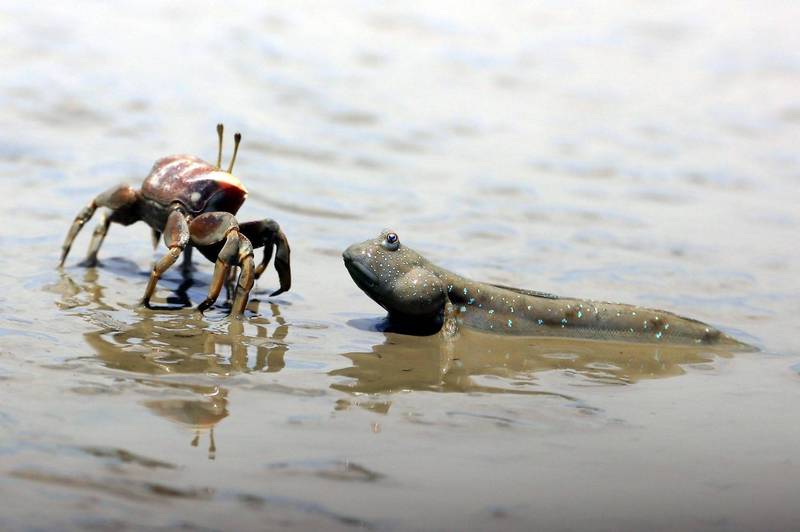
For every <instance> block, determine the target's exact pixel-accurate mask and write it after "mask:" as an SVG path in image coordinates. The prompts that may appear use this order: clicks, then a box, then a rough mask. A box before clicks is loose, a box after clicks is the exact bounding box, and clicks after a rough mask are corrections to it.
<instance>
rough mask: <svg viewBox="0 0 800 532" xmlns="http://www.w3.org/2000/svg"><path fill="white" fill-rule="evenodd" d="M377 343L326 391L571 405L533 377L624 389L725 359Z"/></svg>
mask: <svg viewBox="0 0 800 532" xmlns="http://www.w3.org/2000/svg"><path fill="white" fill-rule="evenodd" d="M385 323H389V322H385ZM351 324H352V325H355V326H359V327H360V326H362V324H360V323H355V322H351ZM384 336H385V339H384V342H383V343H381V344H377V345H375V346H374V347H373V348H372V350H371V351H368V352H352V353H346V354H344V356H346V357H347V358H349V359H350V360H352V361H353V365H352V366H351V367H347V368H342V369H337V370H334V371H332V372H331V373H330V374H331V375H333V376H336V377H347V380H346V381H343V382H342V381H340V382H337V383H334V384H332V385H331V387H332V388H334V389H336V390H340V391H345V392H348V393H351V394H354V395H361V394H371V395H380V394H384V395H385V394H392V393H396V392H401V391H405V390H423V391H435V392H462V393H500V394H530V395H554V396H560V397H563V398H565V399H572V397H570V396H569V395H567V394H564V393H555V392H552V391H548V389H547V387H546V385H542V383H540V377H542V376H544V374H546V373H547V372H558V373H561V374H566V375H569V376H570V377H576V378H574V379H571V384H572V385H592V384H611V385H625V384H632V383H635V382H637V381H639V380H642V379H657V378H664V377H672V376H677V375H682V374H683V373H685V369H684V366H687V365H701V364H706V363H710V362H713V360H714V358H715V357H718V356H720V357H730V356H731V355H732V351H731V350H730V349H726V348H724V347H717V346H691V345H655V344H636V343H629V342H609V341H591V340H578V339H568V338H530V337H528V338H526V337H503V336H498V335H493V334H487V333H482V332H478V331H473V330H468V329H464V330H462V331H461V333H460V334H459V335H456V336H454V337H452V338H445V337H443V336H442V335H440V334H434V335H428V336H416V335H410V334H401V333H397V332H384ZM562 390H563V389H562ZM357 404H359V406H362V407H365V408H367V409H369V410H373V411H378V412H382V413H386V412H387V411H388V410H389V408H390V406H391V401H388V400H374V399H373V400H369V401H362V400H359V401H357Z"/></svg>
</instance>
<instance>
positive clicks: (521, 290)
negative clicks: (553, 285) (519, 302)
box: [487, 283, 559, 299]
mask: <svg viewBox="0 0 800 532" xmlns="http://www.w3.org/2000/svg"><path fill="white" fill-rule="evenodd" d="M487 284H489V285H491V286H494V287H496V288H502V289H503V290H511V291H512V292H517V293H519V294H524V295H526V296H534V297H544V298H547V299H558V298H559V297H558V296H557V295H555V294H550V293H547V292H538V291H536V290H526V289H524V288H514V287H513V286H505V285H502V284H492V283H487Z"/></svg>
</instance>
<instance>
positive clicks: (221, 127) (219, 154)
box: [217, 124, 225, 168]
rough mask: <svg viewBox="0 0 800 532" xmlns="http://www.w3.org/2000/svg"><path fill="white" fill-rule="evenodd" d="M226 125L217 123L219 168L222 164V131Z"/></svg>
mask: <svg viewBox="0 0 800 532" xmlns="http://www.w3.org/2000/svg"><path fill="white" fill-rule="evenodd" d="M224 130H225V127H224V126H223V125H222V124H217V137H218V138H219V143H218V145H219V147H218V148H217V168H220V165H221V164H222V132H223V131H224Z"/></svg>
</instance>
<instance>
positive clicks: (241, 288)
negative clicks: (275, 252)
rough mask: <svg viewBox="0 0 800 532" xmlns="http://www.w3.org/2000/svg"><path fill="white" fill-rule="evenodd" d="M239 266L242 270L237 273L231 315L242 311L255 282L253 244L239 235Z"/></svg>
mask: <svg viewBox="0 0 800 532" xmlns="http://www.w3.org/2000/svg"><path fill="white" fill-rule="evenodd" d="M239 266H241V268H242V272H241V273H240V274H239V283H238V285H237V286H236V297H235V298H234V300H233V306H232V307H231V316H234V317H238V316H241V315H242V313H243V312H244V308H245V307H246V306H247V300H248V298H249V297H250V290H252V289H253V283H255V281H256V279H255V265H254V264H253V245H252V244H251V243H250V241H249V240H248V239H247V237H246V236H244V235H241V242H240V243H239Z"/></svg>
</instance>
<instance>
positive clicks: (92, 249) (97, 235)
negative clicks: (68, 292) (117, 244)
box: [81, 212, 111, 266]
mask: <svg viewBox="0 0 800 532" xmlns="http://www.w3.org/2000/svg"><path fill="white" fill-rule="evenodd" d="M110 225H111V216H109V215H108V213H105V212H101V213H100V223H98V224H97V226H95V228H94V233H92V240H91V241H90V242H89V250H88V251H87V253H86V259H84V261H83V262H82V263H81V264H82V265H83V266H94V265H96V264H97V252H98V251H100V246H102V245H103V240H105V238H106V234H108V226H110Z"/></svg>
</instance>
